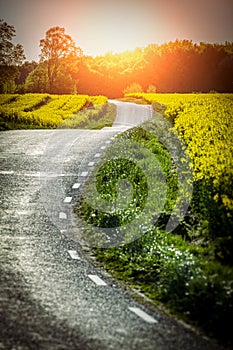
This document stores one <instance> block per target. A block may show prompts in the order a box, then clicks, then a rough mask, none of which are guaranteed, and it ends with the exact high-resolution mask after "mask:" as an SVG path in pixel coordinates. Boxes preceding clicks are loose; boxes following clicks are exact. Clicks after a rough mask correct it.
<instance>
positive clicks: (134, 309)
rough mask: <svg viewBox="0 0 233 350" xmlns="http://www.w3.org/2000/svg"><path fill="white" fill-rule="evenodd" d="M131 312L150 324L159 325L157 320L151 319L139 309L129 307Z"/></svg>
mask: <svg viewBox="0 0 233 350" xmlns="http://www.w3.org/2000/svg"><path fill="white" fill-rule="evenodd" d="M129 310H130V311H132V312H134V313H135V314H136V315H137V316H139V317H141V318H142V319H143V320H144V321H146V322H148V323H158V321H157V320H156V319H155V318H153V317H151V316H150V315H148V314H147V313H146V312H144V311H142V310H141V309H139V308H138V307H129Z"/></svg>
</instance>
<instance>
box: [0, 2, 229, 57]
mask: <svg viewBox="0 0 233 350" xmlns="http://www.w3.org/2000/svg"><path fill="white" fill-rule="evenodd" d="M0 18H2V19H3V20H4V21H6V22H7V23H8V24H11V25H13V26H14V28H15V30H16V37H15V38H14V42H15V43H20V44H22V45H23V47H24V51H25V55H26V58H27V60H28V61H31V60H35V61H38V60H39V57H38V56H39V53H40V47H39V43H40V39H43V38H44V37H45V34H46V31H47V30H48V29H50V28H51V27H54V26H59V27H63V28H65V31H66V33H67V34H69V35H70V36H71V37H72V39H73V40H74V41H75V43H76V45H77V46H79V47H81V49H82V50H83V52H84V54H86V55H91V56H99V55H103V54H105V53H107V52H112V53H118V52H123V51H126V50H133V49H134V48H136V47H146V46H147V45H148V44H163V43H166V42H169V41H174V40H176V39H180V40H181V39H190V40H193V42H197V43H198V42H201V41H202V42H209V43H224V42H225V41H230V42H233V0H196V1H193V0H0Z"/></svg>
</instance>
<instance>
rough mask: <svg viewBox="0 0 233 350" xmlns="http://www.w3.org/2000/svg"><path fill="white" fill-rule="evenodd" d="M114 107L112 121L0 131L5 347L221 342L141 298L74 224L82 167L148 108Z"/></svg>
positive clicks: (0, 318) (0, 320)
mask: <svg viewBox="0 0 233 350" xmlns="http://www.w3.org/2000/svg"><path fill="white" fill-rule="evenodd" d="M117 105H118V114H117V118H116V123H115V127H113V128H104V129H103V130H100V131H90V130H58V131H55V132H54V131H50V130H28V131H7V132H1V133H0V147H1V148H0V149H1V153H0V162H1V169H0V187H1V205H0V211H1V225H0V231H1V236H0V239H1V241H0V284H1V287H0V288H1V289H0V349H9V350H10V349H11V350H13V349H14V350H29V349H30V350H34V349H36V350H37V349H41V350H47V349H48V350H62V349H64V350H65V349H67V350H68V349H71V350H77V349H80V350H86V349H92V350H97V349H101V350H104V349H114V350H118V349H121V350H131V349H132V350H133V349H135V350H136V349H138V350H139V349H140V350H141V349H143V350H169V349H171V350H177V349H183V350H192V349H196V350H197V349H198V350H210V349H217V347H215V345H213V344H212V343H210V342H209V341H208V340H206V339H203V338H202V337H201V336H199V335H197V334H196V333H194V332H193V331H192V330H190V329H189V328H188V327H186V326H184V325H182V324H181V323H178V322H177V321H175V320H173V319H171V318H169V317H167V316H165V315H163V314H162V313H160V312H159V311H158V310H153V309H152V308H151V307H149V306H148V307H146V306H144V305H142V304H140V303H139V302H138V301H136V300H135V299H134V298H133V297H132V296H131V295H130V294H129V293H128V292H127V291H126V290H125V289H122V288H120V287H119V284H118V283H116V281H115V280H114V279H113V278H111V277H110V276H109V275H108V274H107V273H106V272H105V271H104V270H103V269H102V268H98V267H94V266H93V265H92V263H91V262H90V260H91V259H90V258H88V259H87V258H86V257H85V255H86V254H85V249H83V248H82V247H81V245H80V244H79V242H76V241H75V240H73V239H72V237H70V236H69V232H67V227H66V224H65V222H66V215H69V213H70V212H69V211H68V212H67V211H66V210H67V207H69V205H71V204H72V203H70V202H71V201H72V200H73V198H74V197H72V196H73V195H74V191H76V192H75V194H76V196H77V195H78V189H75V187H78V185H76V186H74V184H79V183H81V182H82V181H84V180H83V178H84V177H85V176H84V174H82V173H81V174H80V169H82V170H83V169H85V167H86V169H87V171H90V170H89V169H90V167H91V166H92V165H93V164H91V165H90V162H92V161H93V162H95V161H96V159H98V156H97V157H95V156H96V155H97V154H98V153H101V152H103V151H104V148H105V147H106V146H107V145H108V143H109V142H110V141H111V138H112V137H113V136H114V135H115V134H117V133H118V132H119V131H120V130H122V129H124V128H127V127H128V126H129V124H130V125H131V124H137V122H140V121H141V120H142V119H143V120H144V119H146V118H149V117H150V115H151V111H150V108H149V107H147V106H145V107H143V106H136V105H132V104H124V106H123V105H122V104H121V103H117ZM122 124H124V125H125V126H123V127H121V125H122ZM73 187H74V188H73ZM59 190H60V192H59Z"/></svg>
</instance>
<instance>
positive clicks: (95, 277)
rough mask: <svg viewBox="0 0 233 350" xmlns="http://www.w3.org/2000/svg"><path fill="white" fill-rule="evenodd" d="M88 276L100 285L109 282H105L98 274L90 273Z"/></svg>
mask: <svg viewBox="0 0 233 350" xmlns="http://www.w3.org/2000/svg"><path fill="white" fill-rule="evenodd" d="M88 277H89V278H90V279H91V280H92V281H93V282H95V284H97V285H98V286H106V285H107V283H105V282H104V281H103V280H102V279H101V278H99V276H97V275H88Z"/></svg>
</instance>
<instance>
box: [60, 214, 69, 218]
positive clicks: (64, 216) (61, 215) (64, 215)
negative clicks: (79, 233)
mask: <svg viewBox="0 0 233 350" xmlns="http://www.w3.org/2000/svg"><path fill="white" fill-rule="evenodd" d="M59 219H67V215H66V213H59Z"/></svg>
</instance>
